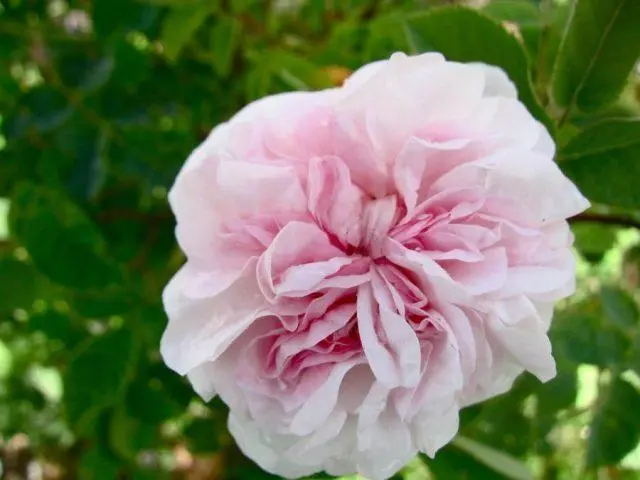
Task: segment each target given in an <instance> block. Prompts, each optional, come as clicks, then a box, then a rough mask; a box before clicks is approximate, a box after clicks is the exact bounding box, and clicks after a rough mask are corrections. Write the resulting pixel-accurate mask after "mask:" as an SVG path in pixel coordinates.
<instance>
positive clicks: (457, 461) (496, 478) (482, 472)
mask: <svg viewBox="0 0 640 480" xmlns="http://www.w3.org/2000/svg"><path fill="white" fill-rule="evenodd" d="M420 457H421V458H422V460H423V461H424V462H425V463H426V464H427V467H428V469H429V473H430V474H431V476H432V477H433V478H435V479H436V480H453V479H455V480H458V479H460V480H462V479H465V480H466V479H473V480H502V479H504V478H507V477H505V476H504V475H501V474H499V473H497V472H495V471H494V470H492V469H491V468H489V467H487V466H486V465H485V464H484V463H482V462H479V461H478V460H476V459H475V458H474V457H472V456H471V455H469V454H468V453H467V452H464V451H462V450H459V449H458V448H456V447H454V446H452V445H451V444H449V445H446V446H445V447H444V448H442V449H440V450H438V453H437V454H436V457H435V458H434V459H431V458H429V457H427V456H426V455H421V456H420Z"/></svg>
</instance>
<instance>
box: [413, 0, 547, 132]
mask: <svg viewBox="0 0 640 480" xmlns="http://www.w3.org/2000/svg"><path fill="white" fill-rule="evenodd" d="M406 22H407V24H406V27H407V28H406V32H407V35H408V36H410V38H412V39H413V42H414V44H415V42H416V39H417V40H418V41H419V45H418V46H419V51H424V50H425V48H426V47H427V46H428V47H429V49H431V50H435V51H438V52H441V53H442V54H443V55H444V56H445V57H447V59H449V60H453V61H458V62H484V63H487V64H490V65H496V66H498V67H501V68H502V69H503V70H504V71H505V72H506V73H507V74H508V75H509V78H510V79H511V80H512V81H513V82H514V83H515V85H516V86H517V88H518V96H519V97H520V100H521V101H522V102H523V103H524V104H525V105H526V106H527V108H528V109H529V111H530V112H531V113H532V114H533V115H534V116H535V117H536V118H537V119H538V120H540V121H541V122H542V123H543V124H544V125H545V126H546V127H547V128H549V129H550V130H552V129H553V125H552V123H551V120H550V119H549V117H548V116H547V114H546V113H545V111H544V110H543V109H542V107H541V106H540V105H539V104H538V101H537V100H536V98H535V95H534V93H533V90H532V88H531V83H530V79H529V66H528V61H527V57H526V54H525V52H524V50H523V48H522V46H521V45H520V43H518V40H517V39H516V38H515V37H514V36H513V35H511V34H509V33H508V32H507V31H506V30H505V29H504V28H503V27H501V26H500V25H499V24H498V23H496V22H495V21H493V20H492V19H490V18H489V17H487V16H485V15H483V14H481V13H479V12H477V11H475V10H471V9H466V8H459V7H451V8H441V9H434V10H432V11H426V12H421V13H419V14H415V15H411V16H408V17H407V19H406Z"/></svg>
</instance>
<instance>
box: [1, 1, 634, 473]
mask: <svg viewBox="0 0 640 480" xmlns="http://www.w3.org/2000/svg"><path fill="white" fill-rule="evenodd" d="M1 4H2V7H1V8H0V119H1V122H2V123H1V127H0V128H1V135H0V432H1V434H0V456H1V457H0V461H1V462H2V470H3V475H4V476H3V477H2V478H9V474H16V475H18V477H15V478H22V477H20V476H19V475H26V473H25V472H26V471H27V468H28V467H29V466H31V467H30V468H31V469H32V470H33V469H34V468H36V467H37V469H39V470H38V471H39V472H40V474H41V475H40V477H38V478H45V479H51V480H53V479H62V478H64V479H74V478H78V479H96V480H98V479H99V480H102V479H109V480H111V479H116V478H122V479H136V480H137V479H162V478H184V479H187V478H188V479H262V478H271V476H269V475H267V474H265V473H264V472H261V471H260V469H258V468H257V467H256V466H255V465H254V464H253V463H252V462H251V461H250V460H248V459H246V458H245V457H244V456H243V455H242V454H241V453H240V452H239V451H238V450H237V448H236V447H235V446H234V444H233V441H232V440H231V438H230V436H229V434H228V432H227V429H226V411H225V406H224V405H223V404H221V403H220V402H219V401H217V400H214V401H213V402H211V403H210V404H209V405H204V404H203V403H202V402H201V401H200V400H199V399H198V398H196V396H195V395H194V394H193V392H192V390H191V388H190V387H189V386H188V385H187V384H186V383H185V382H184V381H183V380H182V379H181V378H179V377H178V376H177V375H175V374H174V373H172V372H171V371H169V370H168V369H167V368H166V367H165V366H164V365H163V363H162V361H161V359H160V357H159V353H158V344H159V338H160V335H161V333H162V330H163V328H164V325H165V322H166V318H165V315H164V313H163V311H162V306H161V304H160V295H161V291H162V288H163V287H164V285H165V284H166V282H167V281H168V279H169V278H170V277H171V276H172V274H173V273H174V272H175V271H176V270H177V269H178V267H179V266H180V265H181V263H182V262H183V257H182V255H181V253H180V251H179V250H178V249H177V246H176V243H175V239H174V236H173V228H174V220H173V218H172V215H171V213H170V211H169V209H168V206H167V201H166V194H167V189H168V188H169V187H170V185H171V182H172V180H173V178H174V177H175V175H176V173H177V171H178V169H179V168H180V166H181V164H182V162H183V161H184V160H185V158H186V157H187V155H188V153H189V152H190V151H191V150H192V149H193V148H194V147H195V146H196V145H197V144H198V143H199V142H200V141H202V140H203V139H204V138H205V136H206V135H207V133H208V132H209V131H210V130H211V128H212V127H214V126H215V125H216V124H217V123H219V122H221V121H224V120H225V119H227V118H229V117H230V116H231V115H232V114H233V113H234V112H235V111H237V110H238V109H239V108H241V107H242V106H243V105H245V104H246V103H248V102H250V101H252V100H255V99H257V98H259V97H262V96H264V95H267V94H270V93H274V92H280V91H287V90H295V89H303V90H308V89H320V88H325V87H331V86H335V85H339V84H340V83H341V82H342V81H343V80H344V78H345V77H346V76H347V75H348V74H349V73H350V72H351V71H352V70H354V69H356V68H358V67H359V66H361V65H362V64H364V63H367V62H370V61H373V60H378V59H381V58H385V57H388V56H389V55H390V54H391V53H393V52H394V51H404V52H407V53H419V52H423V51H431V50H437V51H441V52H443V53H444V54H445V55H446V56H447V57H448V58H450V59H452V60H459V61H484V62H487V63H493V64H497V65H499V66H501V67H502V68H504V69H505V71H507V72H508V73H509V75H510V77H511V78H512V79H513V81H514V82H515V83H516V84H517V86H518V90H519V95H520V99H521V100H522V101H523V102H524V103H525V104H526V105H527V107H528V108H529V110H530V111H531V112H532V113H533V114H534V115H535V116H536V117H537V118H538V119H539V120H540V121H541V122H543V123H544V124H545V125H547V126H548V128H549V129H550V131H551V132H552V134H553V136H554V137H555V139H556V142H557V144H558V155H557V161H558V162H559V165H560V166H561V168H562V169H563V170H564V171H565V173H566V174H567V175H568V176H569V177H570V178H571V179H572V180H574V181H575V182H576V183H577V185H578V186H579V188H580V189H581V190H582V191H583V193H584V194H585V195H586V196H587V197H588V198H589V199H590V200H592V202H593V204H594V205H593V207H592V208H591V209H590V210H589V211H588V212H586V213H584V214H582V215H580V216H579V217H578V218H576V219H574V220H572V227H573V230H574V233H575V235H576V249H577V253H578V255H579V262H578V293H577V294H576V295H575V296H574V297H572V298H571V299H570V300H568V301H565V302H563V303H562V304H561V305H559V307H558V310H557V315H556V318H555V321H554V323H553V326H552V330H551V333H550V335H551V337H552V341H553V345H554V354H555V356H556V358H557V361H558V371H559V373H558V376H557V378H556V379H554V380H553V381H551V382H549V383H547V384H540V383H539V382H538V381H536V380H535V379H534V378H532V377H531V376H528V375H524V376H522V377H521V378H520V379H519V380H518V382H517V383H516V385H515V386H514V388H513V389H512V390H511V391H510V392H509V393H508V394H505V395H503V396H501V397H499V398H495V399H493V400H490V401H487V402H485V403H483V404H482V405H478V406H474V407H471V408H467V409H465V410H464V411H463V412H462V423H461V431H460V436H459V437H458V438H457V439H456V440H455V441H454V442H453V443H452V444H451V445H449V446H447V447H446V448H444V449H443V450H442V451H441V452H440V453H438V455H437V456H436V458H435V460H430V459H427V458H423V457H418V458H416V459H415V461H414V462H413V463H412V464H411V465H409V466H408V467H407V468H406V469H405V470H403V471H402V472H401V473H399V474H398V475H397V479H400V478H404V479H408V480H417V479H426V478H437V479H447V480H448V479H453V480H455V479H474V480H475V479H478V480H483V479H504V478H507V479H517V480H520V479H527V478H536V479H544V480H554V479H590V478H593V479H596V478H597V479H611V480H617V479H634V478H640V448H638V442H639V440H640V376H639V375H640V327H639V321H640V318H639V313H638V303H637V300H638V297H639V296H640V295H639V292H640V286H639V284H640V233H639V231H638V230H639V227H640V188H639V179H640V120H639V117H638V115H639V114H640V70H638V68H637V66H636V64H637V60H638V57H639V56H640V2H639V1H637V0H579V1H577V2H573V1H557V0H542V1H533V0H531V1H529V0H493V1H491V2H486V1H484V2H482V1H473V2H463V1H443V0H441V1H435V0H432V1H426V0H423V1H420V0H413V1H410V0H406V1H393V0H340V1H338V0H334V1H330V0H326V1H316V0H307V1H304V0H297V1H296V0H289V1H284V0H279V1H268V0H260V1H258V0H226V1H225V0H144V1H143V0H140V1H134V0H93V1H92V0H50V1H45V0H3V1H2V2H1ZM454 4H458V5H454ZM461 4H471V7H472V8H466V7H463V6H462V5H461ZM317 478H323V477H322V475H318V476H317Z"/></svg>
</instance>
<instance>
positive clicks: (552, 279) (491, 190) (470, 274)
mask: <svg viewBox="0 0 640 480" xmlns="http://www.w3.org/2000/svg"><path fill="white" fill-rule="evenodd" d="M553 157H554V144H553V141H552V139H551V137H550V136H549V134H548V132H547V131H546V130H545V128H544V127H543V126H542V125H541V124H540V123H539V122H537V121H536V120H535V119H534V118H533V117H532V116H531V114H529V112H528V111H527V110H526V108H525V107H524V106H523V105H522V104H521V103H520V102H519V101H518V99H517V92H516V89H515V87H514V85H513V84H512V83H511V82H510V81H509V79H508V78H507V76H506V75H505V73H504V72H503V71H502V70H500V69H498V68H496V67H491V66H487V65H483V64H461V63H455V62H449V61H446V60H445V59H444V57H443V56H442V55H440V54H435V53H428V54H424V55H419V56H413V57H409V56H405V55H403V54H394V55H393V56H392V57H391V58H390V59H389V60H388V61H381V62H376V63H373V64H370V65H367V66H365V67H363V68H362V69H360V70H358V71H357V72H356V73H355V74H353V75H352V76H351V77H350V78H349V79H348V80H347V81H346V83H345V85H344V86H342V87H340V88H335V89H329V90H324V91H320V92H298V93H285V94H280V95H274V96H270V97H266V98H264V99H262V100H259V101H256V102H254V103H252V104H250V105H249V106H247V107H246V108H244V109H243V110H242V111H241V112H240V113H238V114H237V115H236V116H234V117H233V118H232V119H231V120H229V121H228V122H226V123H224V124H222V125H220V126H218V127H216V128H215V129H214V130H213V132H212V133H211V134H210V136H209V137H208V138H207V140H206V141H205V142H204V143H203V144H202V145H201V146H200V147H198V148H197V149H196V150H195V151H194V152H193V154H192V155H191V156H190V157H189V159H188V160H187V162H186V164H185V165H184V167H183V168H182V171H181V172H180V173H179V175H178V178H177V180H176V182H175V185H174V186H173V188H172V190H171V192H170V194H169V200H170V203H171V206H172V208H173V211H174V212H175V215H176V217H177V229H176V234H177V238H178V241H179V244H180V246H181V248H182V249H183V250H184V252H185V254H186V256H187V259H188V260H187V262H186V264H185V265H184V266H183V267H182V269H181V270H180V271H179V272H178V273H177V274H176V276H175V277H174V278H173V279H172V280H171V282H170V283H169V285H168V286H167V287H166V290H165V292H164V305H165V309H166V311H167V314H168V317H169V323H168V326H167V328H166V331H165V333H164V336H163V338H162V344H161V351H162V355H163V358H164V360H165V362H166V363H167V365H168V366H169V367H170V368H172V369H173V370H175V371H176V372H178V373H179V374H181V375H186V376H187V377H188V379H189V380H190V382H191V383H192V385H193V388H194V389H195V391H196V392H197V393H198V394H199V395H200V396H201V397H202V398H204V399H205V400H209V399H211V398H212V397H213V396H215V395H220V397H221V398H222V400H223V401H224V402H225V403H226V404H227V405H228V406H229V408H230V414H229V430H230V431H231V433H232V434H233V436H234V437H235V439H236V441H237V443H238V445H239V447H240V448H241V449H242V451H243V452H244V453H245V454H246V455H247V456H249V457H251V458H252V459H253V460H255V461H256V462H257V463H258V464H259V465H260V466H261V467H262V468H264V469H265V470H267V471H269V472H272V473H275V474H278V475H282V476H285V477H289V478H295V477H300V476H304V475H308V474H311V473H313V472H317V471H320V470H325V471H326V472H327V473H329V474H333V475H344V474H350V473H354V472H358V473H360V474H362V475H364V476H367V477H370V478H373V479H384V478H388V477H390V476H392V475H393V474H394V473H395V472H397V471H398V470H399V469H400V468H402V467H403V466H404V465H405V464H406V463H407V462H409V461H410V460H411V459H412V458H413V457H414V455H416V453H417V452H425V453H426V454H427V455H430V456H433V455H435V453H436V451H437V450H438V449H439V448H441V447H442V446H443V445H445V444H446V443H447V442H449V441H450V440H451V439H452V438H453V437H454V436H455V435H456V432H457V430H458V414H459V411H460V409H461V408H463V407H465V406H467V405H470V404H473V403H476V402H479V401H482V400H484V399H487V398H489V397H492V396H495V395H498V394H501V393H503V392H505V391H507V390H508V389H509V388H510V386H511V385H512V383H513V381H514V379H515V378H516V377H517V376H518V375H519V374H521V373H522V372H523V371H525V370H527V371H529V372H531V373H532V374H534V375H536V376H537V377H538V378H539V379H540V380H542V381H545V380H549V379H550V378H552V377H553V376H554V375H555V372H556V370H555V363H554V359H553V357H552V354H551V344H550V342H549V338H548V336H547V331H548V329H549V324H550V322H551V317H552V312H553V305H554V303H555V302H556V301H558V300H559V299H561V298H564V297H566V296H568V295H570V294H571V293H572V292H573V291H574V288H575V285H574V283H575V276H574V258H573V255H572V251H571V245H572V241H573V237H572V235H571V232H570V229H569V226H568V224H567V222H566V219H567V218H568V217H570V216H572V215H575V214H577V213H579V212H581V211H582V210H584V209H585V208H587V207H588V202H587V201H586V200H585V199H584V198H583V197H582V195H581V194H580V193H579V192H578V190H577V189H576V187H575V186H574V185H573V184H572V183H571V182H570V181H569V180H568V179H567V178H566V177H565V176H564V175H563V174H562V173H561V171H560V170H559V169H558V167H557V165H556V164H555V163H554V161H553ZM213 434H214V432H212V435H213Z"/></svg>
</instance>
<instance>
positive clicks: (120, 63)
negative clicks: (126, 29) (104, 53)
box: [111, 39, 151, 88]
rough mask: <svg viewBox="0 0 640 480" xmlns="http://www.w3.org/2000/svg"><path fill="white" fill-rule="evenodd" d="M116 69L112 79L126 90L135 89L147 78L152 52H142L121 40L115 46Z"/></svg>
mask: <svg viewBox="0 0 640 480" xmlns="http://www.w3.org/2000/svg"><path fill="white" fill-rule="evenodd" d="M113 57H114V69H113V73H112V75H111V78H112V80H113V81H114V82H116V83H117V84H118V85H121V86H123V87H125V88H127V87H129V88H135V87H136V86H138V85H139V84H140V83H141V82H142V81H143V80H144V79H145V77H146V76H147V74H148V72H149V66H150V63H151V62H150V52H148V51H144V50H140V49H139V48H136V47H135V46H134V45H132V43H131V42H129V41H127V40H125V39H119V41H118V42H116V43H115V44H114V46H113Z"/></svg>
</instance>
